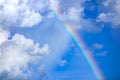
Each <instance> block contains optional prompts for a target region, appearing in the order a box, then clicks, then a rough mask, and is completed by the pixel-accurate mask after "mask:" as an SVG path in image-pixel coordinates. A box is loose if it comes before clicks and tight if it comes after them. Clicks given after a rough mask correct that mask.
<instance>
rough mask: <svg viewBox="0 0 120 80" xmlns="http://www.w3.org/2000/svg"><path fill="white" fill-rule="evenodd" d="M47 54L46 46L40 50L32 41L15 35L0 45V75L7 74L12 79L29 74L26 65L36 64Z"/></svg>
mask: <svg viewBox="0 0 120 80" xmlns="http://www.w3.org/2000/svg"><path fill="white" fill-rule="evenodd" d="M3 36H4V35H3ZM6 38H7V37H6ZM48 52H49V49H48V45H47V44H46V45H44V46H43V47H41V48H40V47H39V44H38V43H36V44H35V43H34V42H33V40H31V39H27V38H25V37H24V36H23V35H20V34H15V35H14V36H13V37H12V39H10V40H5V41H4V42H3V43H2V44H1V45H0V64H1V65H0V74H2V73H3V72H7V73H9V76H12V77H17V76H25V75H26V74H30V73H31V72H30V69H29V66H28V65H29V64H32V65H33V64H36V63H37V62H38V61H39V60H41V59H42V57H43V56H44V55H45V54H47V53H48Z"/></svg>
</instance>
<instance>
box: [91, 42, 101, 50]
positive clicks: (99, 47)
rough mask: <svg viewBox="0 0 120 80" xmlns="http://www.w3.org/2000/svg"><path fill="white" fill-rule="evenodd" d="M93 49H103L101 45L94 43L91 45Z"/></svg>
mask: <svg viewBox="0 0 120 80" xmlns="http://www.w3.org/2000/svg"><path fill="white" fill-rule="evenodd" d="M93 47H94V48H95V49H102V48H103V45H102V44H98V43H95V44H93Z"/></svg>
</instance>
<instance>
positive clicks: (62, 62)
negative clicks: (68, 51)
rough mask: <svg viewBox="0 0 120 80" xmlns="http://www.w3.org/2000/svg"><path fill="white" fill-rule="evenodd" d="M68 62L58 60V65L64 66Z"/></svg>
mask: <svg viewBox="0 0 120 80" xmlns="http://www.w3.org/2000/svg"><path fill="white" fill-rule="evenodd" d="M67 63H68V62H67V61H66V60H60V61H59V65H60V66H65V65H66V64H67Z"/></svg>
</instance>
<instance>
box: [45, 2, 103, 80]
mask: <svg viewBox="0 0 120 80" xmlns="http://www.w3.org/2000/svg"><path fill="white" fill-rule="evenodd" d="M49 2H50V1H49V0H48V2H47V3H48V4H47V5H48V6H50V5H49V4H50V3H49ZM51 10H52V12H53V14H54V15H55V16H56V17H57V18H58V19H59V20H61V19H60V18H61V17H62V14H61V12H60V10H59V9H58V8H57V9H56V8H54V9H53V8H52V7H51ZM61 22H62V23H63V24H62V25H63V28H64V30H65V31H66V32H67V33H68V34H69V35H70V36H71V38H72V39H73V40H74V41H75V43H76V45H77V46H78V48H79V49H80V51H82V53H83V55H84V57H85V59H86V61H87V63H88V64H89V66H90V67H91V69H92V71H93V73H94V75H95V77H96V80H104V77H103V75H102V73H101V71H100V69H99V68H98V66H97V64H96V61H95V60H94V58H93V57H92V55H91V53H90V51H88V50H87V47H86V46H85V44H84V43H83V40H82V38H81V37H80V36H79V35H78V34H77V32H76V31H75V29H74V28H73V26H71V25H70V24H68V23H66V22H64V21H62V20H61Z"/></svg>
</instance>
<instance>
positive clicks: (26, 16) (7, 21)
mask: <svg viewBox="0 0 120 80" xmlns="http://www.w3.org/2000/svg"><path fill="white" fill-rule="evenodd" d="M33 4H36V5H33ZM38 4H39V5H40V6H38ZM42 8H43V3H42V2H40V1H39V2H38V1H37V0H1V1H0V24H1V25H2V26H4V27H10V26H17V27H33V26H34V25H36V24H38V23H39V22H41V21H42V15H41V14H40V10H42Z"/></svg>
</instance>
